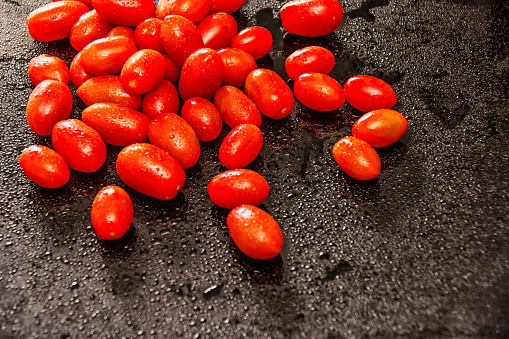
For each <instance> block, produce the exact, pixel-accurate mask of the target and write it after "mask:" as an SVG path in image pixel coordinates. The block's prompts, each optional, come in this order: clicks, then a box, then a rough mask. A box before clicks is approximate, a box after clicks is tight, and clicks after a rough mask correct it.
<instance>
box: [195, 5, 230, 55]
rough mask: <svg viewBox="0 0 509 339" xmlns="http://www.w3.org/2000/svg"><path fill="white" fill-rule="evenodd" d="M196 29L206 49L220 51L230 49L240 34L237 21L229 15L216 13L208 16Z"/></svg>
mask: <svg viewBox="0 0 509 339" xmlns="http://www.w3.org/2000/svg"><path fill="white" fill-rule="evenodd" d="M196 28H197V29H198V32H199V33H200V35H201V37H202V39H203V43H204V44H205V47H208V48H212V49H220V48H224V47H229V46H230V45H231V43H232V39H233V37H234V36H235V35H237V32H238V26H237V21H235V18H234V17H232V16H231V15H230V14H228V13H215V14H211V15H208V16H206V17H205V18H203V20H202V21H200V22H199V23H198V24H197V25H196Z"/></svg>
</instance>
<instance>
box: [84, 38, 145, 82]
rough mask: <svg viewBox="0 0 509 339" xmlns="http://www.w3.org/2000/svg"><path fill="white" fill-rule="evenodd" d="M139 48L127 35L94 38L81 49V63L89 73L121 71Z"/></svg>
mask: <svg viewBox="0 0 509 339" xmlns="http://www.w3.org/2000/svg"><path fill="white" fill-rule="evenodd" d="M137 51H138V48H137V47H136V44H135V43H134V40H132V39H129V38H127V37H125V36H111V37H106V38H102V39H97V40H94V41H93V42H91V43H89V44H88V45H86V46H85V47H84V48H83V49H82V50H81V64H82V65H83V68H84V69H85V71H86V72H87V73H90V74H95V75H107V74H116V73H120V71H121V70H122V67H123V66H124V63H125V62H126V61H127V59H129V57H130V56H131V55H133V54H134V53H136V52H137Z"/></svg>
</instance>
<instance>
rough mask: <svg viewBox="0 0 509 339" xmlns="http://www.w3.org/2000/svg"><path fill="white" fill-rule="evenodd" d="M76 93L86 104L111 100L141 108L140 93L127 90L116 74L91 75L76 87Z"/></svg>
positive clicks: (130, 106) (126, 105)
mask: <svg viewBox="0 0 509 339" xmlns="http://www.w3.org/2000/svg"><path fill="white" fill-rule="evenodd" d="M76 94H77V95H78V96H79V97H80V99H81V100H83V102H84V103H85V105H87V106H90V105H92V104H96V103H100V102H113V103H115V104H119V105H121V106H125V107H129V108H132V109H135V110H137V111H139V110H141V105H142V100H143V97H142V95H141V94H133V93H130V92H127V91H126V90H125V88H124V86H123V85H122V82H121V81H120V76H118V75H100V76H96V77H92V78H90V79H89V80H87V81H85V82H84V83H83V84H81V86H80V87H78V89H77V90H76Z"/></svg>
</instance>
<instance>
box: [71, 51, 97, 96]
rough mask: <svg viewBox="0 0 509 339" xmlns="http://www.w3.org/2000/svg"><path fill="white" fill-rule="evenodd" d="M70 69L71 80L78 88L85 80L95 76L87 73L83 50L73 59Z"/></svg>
mask: <svg viewBox="0 0 509 339" xmlns="http://www.w3.org/2000/svg"><path fill="white" fill-rule="evenodd" d="M69 71H70V73H71V82H72V84H73V85H74V86H75V87H76V88H79V87H80V86H81V85H82V84H83V83H84V82H85V81H87V80H88V79H90V78H93V77H94V75H92V74H89V73H87V72H86V71H85V69H84V68H83V65H82V64H81V52H78V53H77V54H76V55H75V56H74V58H73V59H72V62H71V66H70V67H69Z"/></svg>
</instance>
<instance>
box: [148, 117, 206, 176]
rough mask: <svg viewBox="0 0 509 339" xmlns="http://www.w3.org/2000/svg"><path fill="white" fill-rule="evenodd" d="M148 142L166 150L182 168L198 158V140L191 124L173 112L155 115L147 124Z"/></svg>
mask: <svg viewBox="0 0 509 339" xmlns="http://www.w3.org/2000/svg"><path fill="white" fill-rule="evenodd" d="M148 139H149V140H150V143H151V144H153V145H155V146H157V147H159V148H161V149H163V150H164V151H166V152H167V153H168V154H169V155H171V157H172V158H173V159H175V160H176V161H177V162H178V163H179V164H180V165H181V166H182V167H183V168H184V169H186V168H190V167H192V166H193V165H194V164H196V163H197V162H198V159H199V158H200V141H199V140H198V137H197V136H196V133H195V132H194V130H193V128H192V127H191V125H189V124H188V123H187V121H185V120H184V119H183V118H181V117H180V116H178V115H177V114H175V113H165V114H161V115H159V116H157V117H156V118H154V119H152V120H151V121H150V124H149V125H148Z"/></svg>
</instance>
